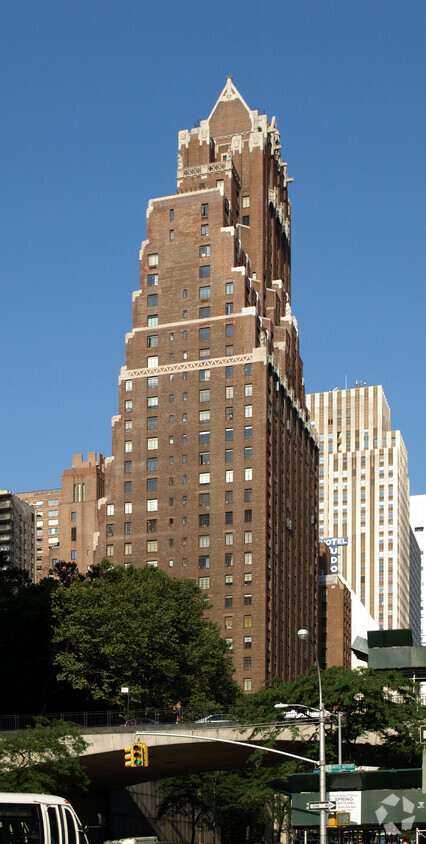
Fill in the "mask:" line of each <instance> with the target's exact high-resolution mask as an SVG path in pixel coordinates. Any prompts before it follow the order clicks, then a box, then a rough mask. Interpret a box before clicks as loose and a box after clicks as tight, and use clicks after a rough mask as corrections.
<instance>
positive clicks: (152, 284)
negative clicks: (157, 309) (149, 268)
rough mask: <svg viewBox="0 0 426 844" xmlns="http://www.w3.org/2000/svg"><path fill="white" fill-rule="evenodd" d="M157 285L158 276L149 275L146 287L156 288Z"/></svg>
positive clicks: (155, 274) (154, 274)
mask: <svg viewBox="0 0 426 844" xmlns="http://www.w3.org/2000/svg"><path fill="white" fill-rule="evenodd" d="M157 285H158V275H157V273H151V274H150V275H149V276H148V287H157Z"/></svg>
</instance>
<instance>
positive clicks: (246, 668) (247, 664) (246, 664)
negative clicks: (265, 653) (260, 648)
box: [243, 656, 251, 682]
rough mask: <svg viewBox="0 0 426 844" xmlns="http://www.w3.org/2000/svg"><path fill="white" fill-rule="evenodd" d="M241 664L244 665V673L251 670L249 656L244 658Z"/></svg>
mask: <svg viewBox="0 0 426 844" xmlns="http://www.w3.org/2000/svg"><path fill="white" fill-rule="evenodd" d="M243 663H244V671H250V669H251V656H245V657H244V659H243ZM244 682H245V681H244Z"/></svg>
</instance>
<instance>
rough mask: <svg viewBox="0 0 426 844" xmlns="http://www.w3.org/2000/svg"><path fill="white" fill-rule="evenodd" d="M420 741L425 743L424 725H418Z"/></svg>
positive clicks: (425, 732)
mask: <svg viewBox="0 0 426 844" xmlns="http://www.w3.org/2000/svg"><path fill="white" fill-rule="evenodd" d="M420 741H421V743H422V744H426V726H424V727H420Z"/></svg>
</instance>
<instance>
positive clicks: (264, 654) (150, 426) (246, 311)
mask: <svg viewBox="0 0 426 844" xmlns="http://www.w3.org/2000/svg"><path fill="white" fill-rule="evenodd" d="M178 152H179V154H178V170H177V193H176V194H174V195H172V196H167V197H162V198H159V199H153V200H151V201H150V202H149V205H148V210H147V232H146V240H145V241H144V242H143V243H142V246H141V250H140V284H139V290H137V291H136V292H135V293H134V294H133V330H132V331H131V332H130V333H129V334H128V335H127V336H126V365H125V366H124V367H123V368H122V370H121V373H120V376H119V413H118V415H117V416H115V417H113V420H112V457H111V458H107V459H106V461H105V498H104V499H102V500H101V502H100V510H99V536H98V545H97V549H96V557H97V559H98V560H99V559H100V558H101V557H103V556H107V557H108V558H109V559H111V562H112V563H114V564H120V565H122V564H127V563H131V564H133V565H134V566H143V565H147V564H150V565H153V566H158V567H159V568H162V569H164V570H166V571H168V572H169V573H170V574H171V575H172V576H175V577H186V578H191V579H194V580H196V582H197V583H198V584H199V586H200V588H201V589H203V590H206V592H207V593H208V596H209V599H210V602H211V604H212V608H211V610H210V611H209V615H210V617H211V619H212V620H213V621H215V622H216V623H217V624H218V625H219V627H220V629H221V632H222V634H223V636H224V637H225V638H226V639H227V641H228V643H229V646H230V648H232V651H233V659H234V664H235V668H236V678H237V680H238V681H239V682H240V684H241V686H242V687H243V689H244V690H246V691H251V690H255V689H257V688H259V686H260V685H261V684H262V683H263V682H264V681H265V680H267V679H270V678H272V677H274V676H275V675H277V676H279V677H281V678H283V679H286V678H291V677H292V676H293V675H294V674H295V673H298V672H302V671H304V670H305V668H306V665H309V664H310V662H311V659H310V655H306V653H305V650H306V649H300V648H299V644H298V638H297V630H298V629H299V628H300V627H308V628H309V629H310V630H311V632H312V633H313V634H314V635H315V634H316V601H317V574H318V572H317V566H318V551H317V513H316V501H317V464H318V449H317V445H316V439H315V436H316V435H315V434H314V433H313V432H312V430H311V427H310V424H309V418H308V414H307V411H306V409H305V392H304V381H303V366H302V361H301V358H300V355H299V335H298V329H297V322H296V320H295V318H294V317H293V315H292V312H291V304H290V297H291V282H290V246H291V230H290V202H289V199H288V182H289V179H288V176H287V165H286V163H285V162H283V161H282V159H281V144H280V135H279V133H278V130H277V127H276V123H275V118H272V121H271V122H270V123H269V122H268V119H267V117H266V115H264V114H259V112H258V111H256V110H251V109H250V108H249V107H248V106H247V104H246V103H245V102H244V100H243V98H242V97H241V95H240V94H239V92H238V91H237V89H236V88H235V86H234V85H233V83H232V80H231V79H230V78H228V79H227V82H226V85H225V88H224V90H223V91H222V93H221V95H220V97H219V99H218V101H217V103H216V104H215V106H214V108H213V110H212V112H211V114H210V116H209V117H208V118H207V120H203V121H201V123H200V125H199V127H196V128H194V129H192V130H191V131H190V132H189V131H186V130H184V131H181V132H179V151H178Z"/></svg>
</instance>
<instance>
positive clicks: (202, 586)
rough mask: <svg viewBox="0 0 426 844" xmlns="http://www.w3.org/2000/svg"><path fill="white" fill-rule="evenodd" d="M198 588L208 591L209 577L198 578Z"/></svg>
mask: <svg viewBox="0 0 426 844" xmlns="http://www.w3.org/2000/svg"><path fill="white" fill-rule="evenodd" d="M198 586H199V587H200V589H209V588H210V578H209V577H199V578H198Z"/></svg>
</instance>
